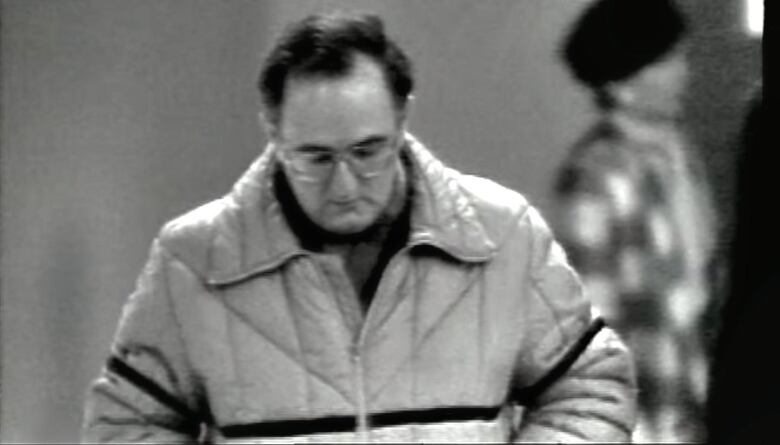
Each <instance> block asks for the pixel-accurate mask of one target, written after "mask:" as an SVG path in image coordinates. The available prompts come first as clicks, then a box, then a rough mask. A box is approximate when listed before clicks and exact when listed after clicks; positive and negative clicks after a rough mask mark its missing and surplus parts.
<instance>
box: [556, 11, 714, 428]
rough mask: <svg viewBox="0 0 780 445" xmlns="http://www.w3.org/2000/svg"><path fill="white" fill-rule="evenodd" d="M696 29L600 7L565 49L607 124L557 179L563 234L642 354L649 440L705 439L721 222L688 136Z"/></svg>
mask: <svg viewBox="0 0 780 445" xmlns="http://www.w3.org/2000/svg"><path fill="white" fill-rule="evenodd" d="M685 32H686V23H685V20H684V17H683V16H682V14H681V13H680V11H679V10H678V9H677V7H676V5H675V3H674V2H673V1H671V0H634V1H625V0H599V1H596V2H593V3H592V4H590V5H589V6H588V7H587V8H586V9H585V11H584V12H583V13H582V15H581V16H580V17H579V18H578V20H577V21H576V22H575V23H574V24H573V26H572V28H571V30H570V32H569V34H568V35H567V37H566V38H565V40H564V42H563V48H562V54H561V56H562V58H563V61H564V63H565V65H566V67H567V68H568V69H569V70H570V72H571V74H572V75H573V77H575V78H576V79H577V80H578V81H579V82H580V83H581V84H582V85H583V86H585V87H587V88H588V89H589V90H590V92H592V95H593V98H594V101H595V103H596V105H597V106H598V108H599V111H600V116H599V119H598V121H597V122H596V123H595V125H594V126H593V127H592V128H591V129H590V130H589V131H588V132H587V133H586V134H585V135H584V137H582V138H581V139H580V140H579V141H578V142H576V144H574V146H573V148H572V149H571V151H570V153H569V155H568V157H567V158H566V159H565V161H564V163H563V166H562V168H561V170H560V174H559V176H558V177H557V178H556V182H555V186H554V196H555V200H554V201H555V203H556V204H555V205H556V209H555V215H554V219H553V224H554V229H555V231H556V235H557V236H558V237H559V239H560V241H561V243H562V244H563V246H564V248H565V250H566V251H567V253H568V254H569V257H570V260H571V261H572V264H573V265H574V266H575V269H576V270H577V271H578V272H579V273H580V275H581V277H582V280H583V283H584V285H585V288H586V291H587V294H588V296H589V298H591V299H592V301H594V304H595V305H596V307H597V308H598V309H599V310H601V311H602V314H603V316H604V317H605V319H606V321H607V323H608V324H610V325H611V326H613V327H614V328H615V329H616V330H617V331H618V333H619V334H620V335H621V337H622V338H623V339H624V340H625V341H626V343H627V344H628V345H629V348H630V349H631V350H632V351H633V352H634V355H635V360H636V364H637V372H638V383H639V404H640V412H639V421H638V426H637V428H636V430H635V433H634V439H635V440H636V441H640V442H645V441H649V442H665V441H696V440H701V439H702V438H703V437H704V431H703V430H704V427H703V417H704V416H703V409H704V404H705V399H706V388H707V374H708V359H707V339H706V337H705V330H704V326H703V324H704V320H705V319H706V317H705V314H707V310H708V305H709V304H710V300H711V289H710V288H709V280H708V270H709V267H710V264H709V263H710V261H711V257H712V254H713V246H714V230H715V216H714V215H715V214H714V209H713V207H712V204H711V197H710V192H709V187H708V183H707V181H706V175H705V172H704V167H703V164H702V162H701V160H700V159H699V158H698V156H697V153H696V150H695V149H694V147H692V146H691V144H690V143H689V141H688V140H687V139H686V135H685V126H684V124H685V123H684V121H683V113H682V100H681V99H682V96H683V93H684V92H685V90H686V85H687V82H686V81H687V76H688V66H687V61H686V55H685V45H684V35H685Z"/></svg>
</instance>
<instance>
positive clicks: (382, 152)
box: [271, 56, 403, 235]
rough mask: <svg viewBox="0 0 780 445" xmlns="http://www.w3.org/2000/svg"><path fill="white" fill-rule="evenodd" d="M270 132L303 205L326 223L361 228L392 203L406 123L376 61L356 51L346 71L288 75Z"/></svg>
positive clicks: (338, 228) (346, 229)
mask: <svg viewBox="0 0 780 445" xmlns="http://www.w3.org/2000/svg"><path fill="white" fill-rule="evenodd" d="M271 139H272V142H273V143H274V144H275V145H276V146H277V150H278V151H279V152H278V153H279V156H280V158H281V159H283V162H282V165H283V166H284V169H285V173H286V176H287V178H288V180H289V182H290V185H291V188H292V190H293V193H294V194H295V197H296V199H297V201H298V203H299V205H300V206H301V207H302V208H303V211H304V212H305V213H306V215H307V216H308V217H309V218H310V219H311V220H312V221H313V222H314V223H315V224H317V225H318V226H320V227H321V228H323V229H324V230H326V231H329V232H332V233H334V234H341V235H347V234H355V233H358V232H361V231H363V230H365V229H367V228H368V227H370V226H371V225H373V224H374V223H375V222H376V221H377V219H378V218H379V217H380V216H381V215H382V213H383V211H384V210H385V209H386V208H387V206H388V205H389V203H390V199H391V197H392V195H393V192H394V187H395V183H396V181H395V179H396V177H397V175H398V174H399V169H400V163H399V162H398V155H397V153H398V146H399V145H400V144H401V143H402V140H403V134H402V122H401V117H400V116H399V115H398V113H397V111H396V108H395V106H394V102H393V100H392V97H391V94H390V91H389V90H388V88H387V85H386V82H385V80H384V77H383V74H382V71H381V68H380V67H379V66H378V65H377V64H376V63H375V62H373V61H372V60H370V59H368V58H365V57H361V56H358V57H357V58H356V62H355V66H354V67H353V70H352V71H351V72H350V73H349V74H348V75H347V76H344V77H341V78H316V77H314V78H300V79H295V78H292V79H290V80H288V82H287V87H286V89H285V97H284V101H283V103H282V106H281V109H280V120H279V123H278V126H276V127H274V128H273V129H272V132H271ZM339 154H344V155H346V156H349V159H346V158H345V157H339V156H338V155H339ZM334 159H335V161H334ZM323 160H324V161H323ZM366 160H367V161H366Z"/></svg>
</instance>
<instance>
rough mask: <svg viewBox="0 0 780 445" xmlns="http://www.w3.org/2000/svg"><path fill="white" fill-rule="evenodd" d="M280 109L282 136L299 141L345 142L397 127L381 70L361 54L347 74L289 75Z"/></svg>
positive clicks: (386, 131) (389, 95) (393, 107)
mask: <svg viewBox="0 0 780 445" xmlns="http://www.w3.org/2000/svg"><path fill="white" fill-rule="evenodd" d="M280 111H281V119H280V121H279V130H280V133H281V136H282V137H283V138H284V139H288V140H293V141H300V142H317V143H339V142H349V141H352V140H355V139H356V138H361V137H365V136H367V135H375V134H384V133H389V132H392V131H394V130H395V128H396V126H397V115H396V114H397V113H396V110H395V103H394V101H393V98H392V95H391V93H390V90H389V88H388V86H387V82H386V80H385V77H384V74H383V73H382V70H381V68H380V67H379V65H378V64H377V63H376V62H374V61H372V60H370V59H368V58H367V57H364V56H357V57H356V60H355V65H354V66H353V68H352V70H351V71H350V72H349V73H348V74H347V75H346V76H341V77H335V78H329V77H302V78H292V79H290V80H289V81H288V84H287V86H286V89H285V99H284V102H283V103H282V106H281V109H280Z"/></svg>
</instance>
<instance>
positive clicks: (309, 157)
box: [303, 151, 333, 165]
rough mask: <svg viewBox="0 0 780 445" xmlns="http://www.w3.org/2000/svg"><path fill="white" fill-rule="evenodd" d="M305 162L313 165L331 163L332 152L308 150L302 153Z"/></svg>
mask: <svg viewBox="0 0 780 445" xmlns="http://www.w3.org/2000/svg"><path fill="white" fill-rule="evenodd" d="M303 158H304V159H305V160H306V162H308V163H310V164H315V165H325V164H331V163H333V153H331V152H328V151H319V152H308V153H304V154H303Z"/></svg>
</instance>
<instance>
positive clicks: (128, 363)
mask: <svg viewBox="0 0 780 445" xmlns="http://www.w3.org/2000/svg"><path fill="white" fill-rule="evenodd" d="M172 262H176V260H175V259H173V258H172V257H171V256H170V255H169V254H168V253H166V251H165V249H164V248H163V247H161V246H160V243H159V242H158V241H155V242H154V244H153V246H152V248H151V253H150V256H149V260H148V262H147V264H146V266H145V268H144V270H143V272H142V273H141V275H140V277H139V278H138V281H137V283H136V289H135V291H134V293H133V294H132V295H131V296H130V298H129V300H128V301H127V303H126V304H125V307H124V309H123V312H122V316H121V319H120V322H119V327H118V329H117V332H116V335H115V337H114V341H113V344H112V347H111V353H110V356H109V359H108V360H107V363H106V366H105V367H104V368H103V369H102V371H101V373H100V376H99V377H98V378H97V379H96V380H95V381H94V382H93V383H92V385H91V386H90V388H89V390H88V393H87V397H86V407H85V416H84V424H83V431H82V440H83V441H84V442H88V443H95V442H99V443H103V442H123V443H127V442H149V443H193V442H195V441H196V440H198V435H199V429H200V421H199V417H200V415H199V413H201V412H204V410H203V409H202V408H201V406H202V404H201V403H200V400H201V399H202V397H200V395H199V394H202V391H201V390H200V388H199V385H198V381H197V378H196V377H195V375H194V373H193V372H192V370H191V367H190V365H189V363H188V361H187V354H186V351H185V344H184V342H183V339H182V336H181V329H180V325H179V322H178V320H177V317H176V311H175V308H174V305H173V302H172V299H171V295H169V289H168V288H169V286H168V276H169V270H168V269H169V268H170V267H172V266H171V263H172Z"/></svg>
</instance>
